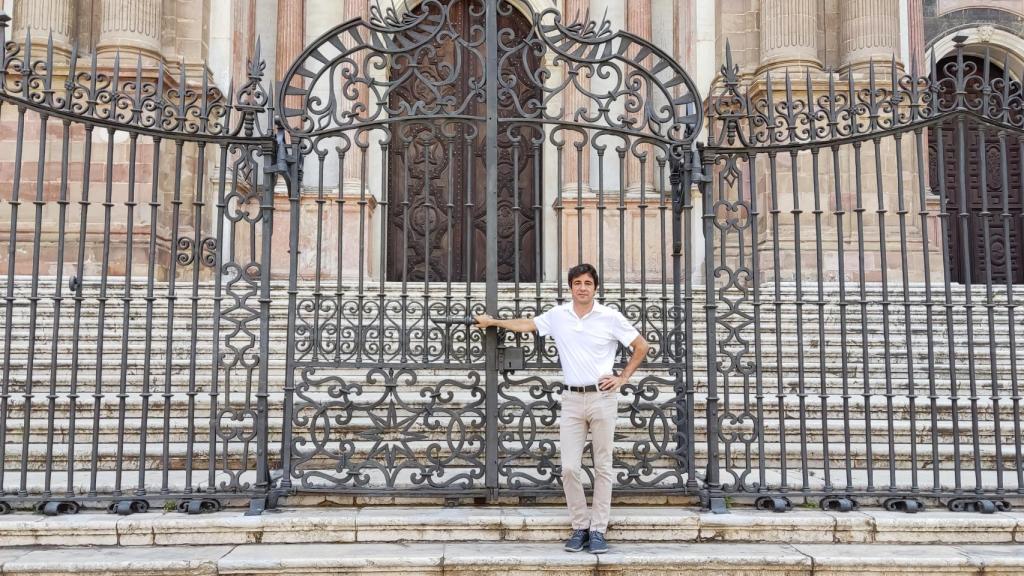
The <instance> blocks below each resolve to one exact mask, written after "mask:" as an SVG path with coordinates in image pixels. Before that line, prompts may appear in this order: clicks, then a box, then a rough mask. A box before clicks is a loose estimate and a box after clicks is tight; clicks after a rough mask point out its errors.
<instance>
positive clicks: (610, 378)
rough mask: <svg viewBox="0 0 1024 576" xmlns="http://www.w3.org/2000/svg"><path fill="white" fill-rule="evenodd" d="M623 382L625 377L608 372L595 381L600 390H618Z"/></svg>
mask: <svg viewBox="0 0 1024 576" xmlns="http://www.w3.org/2000/svg"><path fill="white" fill-rule="evenodd" d="M625 383H626V379H625V378H623V377H622V376H616V375H615V374H608V375H607V376H602V377H601V379H600V380H598V381H597V387H598V388H600V389H601V390H604V391H606V392H608V391H611V390H618V389H619V388H622V385H623V384H625Z"/></svg>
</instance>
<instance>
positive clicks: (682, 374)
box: [278, 0, 701, 497]
mask: <svg viewBox="0 0 1024 576" xmlns="http://www.w3.org/2000/svg"><path fill="white" fill-rule="evenodd" d="M283 84H284V85H285V86H286V88H285V89H284V90H282V91H281V93H280V94H279V98H278V101H279V108H280V117H281V118H282V120H283V123H284V125H285V127H286V129H287V131H288V133H289V134H290V138H291V141H292V142H294V143H295V144H294V147H295V148H296V149H297V150H298V154H297V158H298V159H299V160H300V161H301V162H300V163H301V164H302V166H303V170H302V172H301V173H302V175H303V177H302V184H301V185H295V186H292V187H290V196H289V201H290V217H291V222H290V239H289V251H290V254H291V266H290V270H289V322H288V350H289V354H288V366H287V371H286V385H285V406H284V436H283V447H282V461H283V469H284V472H285V473H284V476H283V478H282V482H281V486H282V487H283V488H284V489H286V490H300V491H309V490H327V491H346V492H373V493H381V492H382V491H384V492H387V491H398V492H405V493H421V494H431V493H443V494H447V495H460V496H490V497H493V496H495V495H497V494H498V492H499V491H501V492H503V493H515V494H520V495H529V494H534V493H537V494H543V493H546V492H549V491H551V490H553V489H557V488H558V484H557V483H558V475H559V471H558V470H559V467H558V460H557V450H556V446H555V444H554V438H555V437H556V435H557V426H556V419H557V409H558V408H557V407H558V398H559V396H558V391H559V389H560V383H559V380H560V378H559V376H558V370H557V358H556V352H555V350H554V348H553V346H552V344H551V343H550V342H545V341H544V340H542V339H541V340H537V339H535V338H534V335H522V334H504V333H495V332H494V331H490V332H487V333H483V332H481V331H478V330H477V329H475V328H473V327H471V326H469V322H468V321H467V320H466V319H467V318H468V317H471V316H473V315H475V314H478V313H481V312H485V311H486V312H488V313H490V314H493V315H496V316H497V315H501V316H523V315H527V316H529V315H535V314H539V313H540V312H542V311H544V310H546V309H547V308H549V307H550V306H552V305H555V304H558V303H561V302H563V301H565V298H566V294H565V291H564V288H565V280H564V273H565V269H566V268H568V267H569V266H571V265H575V264H577V263H579V262H583V261H591V262H592V263H593V264H594V265H595V266H597V267H598V269H599V272H600V275H601V276H602V280H603V282H602V284H601V286H600V295H599V296H600V300H601V301H603V302H605V303H607V304H609V305H612V306H615V307H617V308H618V309H620V310H621V311H622V312H623V313H625V314H626V315H627V317H629V318H630V319H631V320H633V321H634V322H636V323H637V325H638V327H639V328H641V329H642V331H643V333H644V334H645V335H646V336H647V337H648V339H649V340H651V341H652V343H653V344H654V346H653V349H652V352H651V355H650V358H649V359H648V363H647V365H646V367H645V372H646V376H645V377H643V378H639V377H638V378H636V382H634V383H632V384H631V385H629V386H628V387H627V389H626V390H625V391H624V392H625V394H624V396H623V399H622V407H621V411H622V412H624V413H627V414H628V415H629V422H630V424H631V425H630V426H627V427H626V428H627V429H625V430H622V431H621V438H620V440H621V444H622V448H621V449H620V450H619V452H618V453H617V455H616V466H617V468H618V469H619V475H618V482H619V484H620V487H621V488H623V489H631V490H672V491H685V490H687V489H688V487H689V488H691V489H692V488H693V487H695V486H696V480H695V478H694V476H693V475H692V474H691V473H690V472H691V471H692V470H694V456H695V455H694V450H693V434H692V418H691V417H690V415H692V414H691V413H692V407H693V404H692V400H693V388H692V382H693V366H692V362H690V361H689V359H690V357H691V354H692V350H691V346H690V334H692V326H691V324H690V322H691V320H690V319H691V317H692V314H691V312H692V310H691V309H690V305H691V302H692V298H691V297H690V296H691V292H690V291H691V289H692V283H691V281H690V279H691V274H690V273H689V266H690V264H691V260H690V254H689V251H688V250H687V251H686V252H685V254H684V245H685V246H688V245H689V243H684V242H683V238H684V231H683V224H682V222H683V221H684V214H686V215H689V212H690V210H691V207H690V205H689V202H688V197H689V195H688V194H685V195H684V194H683V193H682V191H683V190H689V179H690V177H689V174H688V173H687V172H686V170H685V168H684V163H686V164H687V165H689V164H688V163H687V162H686V160H687V158H688V157H689V156H690V154H691V153H692V152H691V146H690V143H691V141H692V138H693V136H694V134H695V133H696V131H697V130H698V129H699V126H700V119H701V111H700V108H699V106H698V105H696V104H695V101H696V97H695V90H694V89H693V85H692V83H691V82H690V81H689V79H688V78H687V76H686V75H685V73H684V72H683V71H682V70H681V69H680V68H679V67H678V66H677V65H676V64H675V63H674V62H673V61H672V60H671V59H670V58H668V57H667V56H666V55H665V54H663V53H662V52H661V51H660V50H658V49H657V48H655V47H653V46H652V45H651V44H649V43H648V42H646V41H643V40H641V39H639V38H636V37H633V36H631V35H628V34H623V33H616V34H613V33H612V32H611V30H610V29H609V27H608V26H607V25H606V24H602V25H597V24H594V23H593V22H590V21H588V20H586V19H585V20H583V21H580V22H576V23H570V24H566V23H564V22H563V21H562V19H561V16H560V15H559V14H558V13H557V12H556V11H554V10H548V11H545V12H542V13H539V14H535V13H532V12H529V11H526V12H522V11H520V8H519V7H518V4H514V3H512V2H508V1H506V0H451V1H442V0H428V1H426V2H423V3H421V4H418V5H417V6H416V7H415V8H413V9H411V10H410V11H408V12H402V13H399V12H396V11H395V10H394V9H393V8H392V9H389V10H380V9H378V8H376V7H374V8H373V9H372V14H371V18H370V20H369V21H368V22H367V21H361V20H360V21H352V22H348V23H346V24H344V25H342V26H339V27H338V28H336V29H334V30H332V31H330V32H328V33H327V34H325V35H324V36H323V37H321V38H320V39H319V40H317V41H316V42H314V43H313V44H312V45H310V46H309V47H308V48H307V49H306V50H305V52H303V54H302V55H301V56H300V57H299V59H298V60H297V61H296V63H295V64H294V65H293V66H292V68H291V70H290V71H289V72H288V74H287V75H286V77H285V78H284V79H283ZM591 84H593V86H591ZM591 170H595V171H596V172H597V177H596V178H595V182H599V183H598V184H596V185H595V186H594V188H591V186H590V185H587V184H585V182H587V181H589V180H590V179H591V178H590V177H591ZM375 171H377V172H376V174H375V173H374V172H375ZM294 183H295V184H298V178H295V179H294ZM687 222H688V220H687ZM686 234H689V229H687V231H686ZM669 238H671V239H672V240H671V241H669ZM684 259H685V262H684ZM477 280H484V282H483V283H480V282H477ZM684 293H685V295H686V297H684ZM681 312H682V313H681Z"/></svg>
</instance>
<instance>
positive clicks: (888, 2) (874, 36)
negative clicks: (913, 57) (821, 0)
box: [839, 0, 900, 68]
mask: <svg viewBox="0 0 1024 576" xmlns="http://www.w3.org/2000/svg"><path fill="white" fill-rule="evenodd" d="M839 30H840V34H839V43H840V44H839V45H840V48H839V65H840V67H843V68H846V67H852V68H861V67H864V66H866V65H867V64H868V63H869V62H871V60H872V59H882V60H889V59H890V58H892V56H893V55H894V54H897V55H898V54H899V52H900V8H899V4H898V3H897V1H896V0H844V1H843V2H841V3H840V4H839Z"/></svg>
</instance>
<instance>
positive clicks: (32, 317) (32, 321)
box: [21, 113, 53, 494]
mask: <svg viewBox="0 0 1024 576" xmlns="http://www.w3.org/2000/svg"><path fill="white" fill-rule="evenodd" d="M48 120H49V115H48V114H46V113H39V151H38V155H37V156H36V164H37V166H36V198H35V200H34V201H33V202H32V204H33V205H34V206H35V225H34V226H33V231H32V281H31V286H32V287H31V292H30V295H29V312H28V314H29V317H28V341H27V344H28V347H27V349H26V350H27V352H28V358H27V361H28V365H27V366H26V369H25V392H24V398H25V405H24V414H23V417H24V420H23V422H22V429H21V430H22V432H21V492H22V493H25V494H27V493H28V464H29V462H30V458H31V456H30V454H29V446H30V443H29V439H30V437H31V430H32V410H31V408H32V400H33V398H34V389H35V381H34V380H35V361H36V351H35V342H36V328H37V324H38V309H39V253H40V251H41V250H42V247H41V246H40V244H41V241H42V238H41V236H42V227H43V207H44V206H46V203H45V202H44V201H43V179H44V178H45V170H46V126H47V121H48ZM52 466H53V463H52V462H46V463H45V467H46V470H47V471H49V469H50V468H51V467H52Z"/></svg>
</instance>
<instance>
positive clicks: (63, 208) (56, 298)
mask: <svg viewBox="0 0 1024 576" xmlns="http://www.w3.org/2000/svg"><path fill="white" fill-rule="evenodd" d="M62 125H63V126H62V133H61V149H60V150H61V163H60V199H59V200H57V205H58V211H59V213H58V216H57V270H56V282H55V283H54V295H53V332H52V334H51V336H50V393H49V395H48V396H47V400H48V402H47V406H46V463H47V464H46V480H45V482H44V484H45V486H44V488H43V491H44V493H45V494H46V495H47V496H49V495H51V494H52V493H53V492H52V491H51V486H50V481H51V475H52V473H53V470H52V468H53V466H52V462H53V442H54V428H55V423H54V418H55V416H56V409H57V365H58V361H59V360H58V343H59V341H60V312H61V304H62V303H63V301H64V290H63V285H64V283H63V280H64V234H65V230H66V228H67V208H68V204H70V202H68V152H69V145H70V140H71V121H70V120H67V119H65V120H64V121H63V122H62ZM22 433H23V434H26V435H27V434H28V433H29V431H28V430H23V431H22ZM2 466H3V461H2V460H0V467H2Z"/></svg>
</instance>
